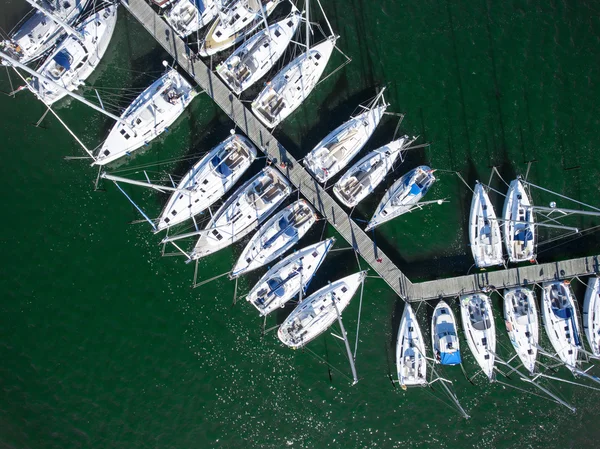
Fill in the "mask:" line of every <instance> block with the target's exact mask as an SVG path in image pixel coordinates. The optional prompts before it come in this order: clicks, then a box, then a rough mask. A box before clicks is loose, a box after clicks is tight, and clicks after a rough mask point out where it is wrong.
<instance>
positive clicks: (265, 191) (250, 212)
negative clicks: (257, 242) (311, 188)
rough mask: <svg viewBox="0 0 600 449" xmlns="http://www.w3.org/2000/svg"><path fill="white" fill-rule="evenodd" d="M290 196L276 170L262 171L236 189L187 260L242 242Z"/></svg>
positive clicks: (267, 169) (213, 218)
mask: <svg viewBox="0 0 600 449" xmlns="http://www.w3.org/2000/svg"><path fill="white" fill-rule="evenodd" d="M291 192H292V189H291V186H290V184H289V182H288V180H287V179H286V178H285V177H284V176H283V175H282V174H281V173H279V171H278V170H277V169H275V168H273V167H271V166H268V167H265V168H264V169H263V170H262V171H261V172H260V173H258V174H257V175H256V176H254V177H253V178H252V179H250V180H249V181H248V182H246V183H245V184H244V185H242V186H241V187H240V188H239V189H237V190H236V191H235V193H234V194H233V195H231V197H230V198H229V199H228V200H227V201H226V202H225V203H224V204H223V205H222V206H221V208H220V209H219V210H218V211H217V212H216V213H215V214H214V215H213V216H212V218H211V220H210V222H209V223H208V225H207V226H206V228H205V229H204V231H202V232H201V233H200V238H199V239H198V242H197V243H196V245H195V246H194V249H193V251H192V253H191V254H190V258H191V259H199V258H201V257H205V256H207V255H209V254H212V253H214V252H216V251H218V250H220V249H223V248H225V247H226V246H229V245H231V244H233V243H235V242H237V241H238V240H240V239H242V238H244V237H245V236H246V235H248V234H249V233H251V232H252V231H253V230H254V229H256V227H257V226H258V225H259V224H260V223H262V222H263V221H264V220H265V219H266V218H267V217H268V216H269V215H270V214H271V212H273V211H274V210H275V209H276V208H277V207H278V206H279V205H280V204H281V203H282V202H283V201H284V200H285V199H286V198H287V197H288V196H289V194H290V193H291Z"/></svg>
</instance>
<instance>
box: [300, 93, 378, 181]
mask: <svg viewBox="0 0 600 449" xmlns="http://www.w3.org/2000/svg"><path fill="white" fill-rule="evenodd" d="M384 91H385V89H382V90H381V92H379V94H378V95H377V96H376V97H375V99H374V100H373V101H372V102H371V103H370V104H368V105H367V106H361V108H362V109H364V112H362V113H361V114H359V115H356V116H354V117H350V120H348V121H346V122H344V123H342V124H341V125H340V126H338V127H337V128H336V129H334V130H333V131H331V132H330V133H329V134H328V135H327V136H326V137H325V138H324V139H323V140H321V141H320V142H319V143H318V144H317V145H316V146H315V148H313V150H312V151H311V152H310V153H308V154H307V155H306V157H305V158H304V162H303V163H304V166H305V167H306V168H307V169H308V171H310V172H311V174H312V175H313V176H314V177H315V178H316V179H317V181H319V182H327V181H328V180H329V179H330V178H332V177H333V176H335V175H337V174H338V173H339V172H340V171H341V170H342V169H343V168H345V167H346V165H348V163H349V162H350V161H351V160H352V159H353V158H354V157H355V156H356V155H357V154H358V153H359V152H360V150H361V149H362V148H363V147H364V146H365V144H366V143H367V141H368V140H369V138H370V137H371V136H372V135H373V132H374V131H375V128H377V125H379V122H380V121H381V118H382V117H383V114H384V113H385V110H386V109H387V107H388V106H389V105H388V103H386V102H385V99H384V98H383V92H384Z"/></svg>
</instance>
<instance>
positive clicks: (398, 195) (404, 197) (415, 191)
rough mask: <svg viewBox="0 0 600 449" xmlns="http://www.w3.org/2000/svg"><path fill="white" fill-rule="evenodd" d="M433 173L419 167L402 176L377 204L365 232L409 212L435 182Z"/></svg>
mask: <svg viewBox="0 0 600 449" xmlns="http://www.w3.org/2000/svg"><path fill="white" fill-rule="evenodd" d="M433 172H434V170H432V169H431V168H429V167H427V166H426V165H421V166H419V167H417V168H414V169H412V170H411V171H409V172H408V173H406V174H404V175H403V176H402V177H401V178H400V179H398V180H397V181H396V182H395V183H394V184H392V186H391V187H390V188H389V189H388V190H387V192H385V195H384V196H383V198H382V199H381V201H380V202H379V205H378V206H377V209H375V213H374V214H373V217H372V218H371V220H370V221H369V223H368V224H367V227H366V228H365V230H366V231H369V230H371V229H373V228H376V227H377V226H379V225H381V224H383V223H385V222H387V221H390V220H391V219H393V218H396V217H399V216H400V215H402V214H405V213H407V212H410V211H411V210H412V209H413V208H414V207H415V206H416V205H417V204H418V203H419V201H421V199H422V198H423V197H424V196H425V195H426V194H427V191H428V190H429V188H430V187H431V186H432V185H433V183H434V182H435V181H436V178H435V176H434V175H433Z"/></svg>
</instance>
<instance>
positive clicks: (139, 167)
mask: <svg viewBox="0 0 600 449" xmlns="http://www.w3.org/2000/svg"><path fill="white" fill-rule="evenodd" d="M205 154H206V153H197V154H193V155H190V156H187V157H183V158H182V157H177V158H171V159H163V160H161V161H155V162H149V163H146V164H141V165H136V166H135V167H125V168H122V169H117V170H113V171H111V173H127V172H131V173H137V170H142V169H145V168H150V167H155V166H160V165H166V164H170V163H173V162H185V161H189V160H193V159H197V158H198V157H203V156H204V155H205ZM157 173H159V172H157Z"/></svg>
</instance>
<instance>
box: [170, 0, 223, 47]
mask: <svg viewBox="0 0 600 449" xmlns="http://www.w3.org/2000/svg"><path fill="white" fill-rule="evenodd" d="M220 6H221V2H220V1H219V0H178V1H177V2H176V3H175V4H174V5H173V7H172V8H171V9H169V11H168V12H167V14H165V16H164V17H165V20H166V21H167V23H168V24H169V25H171V26H172V27H173V30H174V31H175V33H177V34H178V35H179V37H181V38H182V39H184V38H185V37H187V36H189V35H190V34H192V33H195V32H196V31H198V30H199V29H200V28H203V27H205V26H207V25H208V24H209V23H210V22H212V20H213V19H214V18H215V17H217V14H219V7H220Z"/></svg>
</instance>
